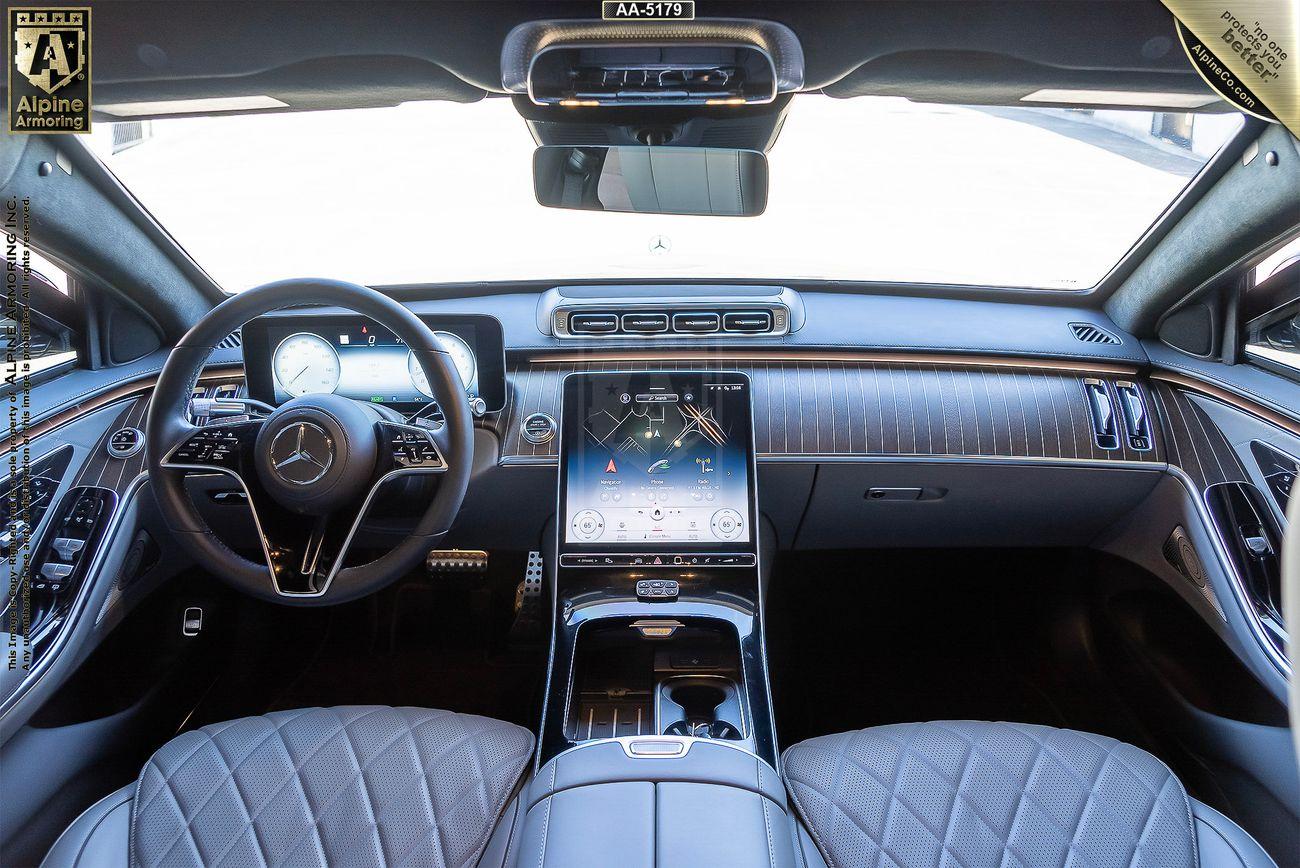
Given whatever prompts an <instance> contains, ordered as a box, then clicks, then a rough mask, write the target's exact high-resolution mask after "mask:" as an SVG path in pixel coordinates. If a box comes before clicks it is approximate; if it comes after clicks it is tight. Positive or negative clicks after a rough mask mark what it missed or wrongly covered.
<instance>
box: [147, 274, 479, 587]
mask: <svg viewBox="0 0 1300 868" xmlns="http://www.w3.org/2000/svg"><path fill="white" fill-rule="evenodd" d="M302 304H323V305H334V306H338V307H343V308H346V309H348V310H351V311H354V312H356V313H358V314H362V315H364V316H367V317H370V318H371V319H373V320H375V321H376V322H378V323H379V324H381V325H383V326H385V327H386V328H388V329H390V330H391V331H392V332H393V333H394V334H395V335H397V337H399V338H400V339H402V340H403V341H405V342H406V345H407V347H408V348H409V349H410V351H411V353H412V354H413V355H414V356H415V359H416V361H417V362H418V363H419V365H420V367H421V369H423V371H424V373H425V376H426V377H427V378H428V380H429V387H430V389H431V391H432V392H433V397H434V400H435V401H436V402H437V405H438V408H439V409H440V410H441V411H442V416H443V420H444V421H443V424H442V427H441V428H428V427H425V426H423V425H409V424H406V423H405V422H403V421H400V419H401V417H400V416H398V415H397V414H395V413H393V412H392V410H391V408H382V409H381V408H379V407H376V406H373V405H371V404H367V403H363V402H361V401H353V400H351V399H348V398H344V397H342V396H340V395H334V394H308V395H303V396H302V397H299V398H295V399H293V400H291V401H288V402H286V403H285V404H283V405H281V406H280V407H279V408H278V409H277V410H275V412H273V413H271V414H270V415H269V416H267V417H265V418H258V419H249V420H245V421H236V422H231V423H215V424H209V425H205V426H202V427H196V426H195V425H193V424H191V423H190V420H189V414H188V410H189V404H190V397H191V395H192V393H193V390H194V386H195V384H196V382H197V381H198V377H199V374H200V373H201V372H202V370H203V365H204V363H205V362H206V361H207V358H208V356H209V354H211V352H212V350H213V348H214V347H215V346H216V345H217V343H218V342H219V341H221V340H222V339H223V338H225V337H226V336H227V335H229V334H230V333H231V332H233V331H234V330H235V329H236V328H238V327H240V326H242V325H243V324H244V323H245V322H247V321H248V320H250V319H253V318H254V317H256V316H260V315H261V314H264V313H269V312H271V311H274V310H277V309H279V308H283V307H288V306H291V305H302ZM147 430H148V433H147V435H146V438H145V443H146V450H147V451H146V459H147V466H148V468H149V479H150V482H151V484H152V488H153V491H154V494H155V496H156V497H157V499H158V504H159V506H160V507H161V509H162V513H163V516H164V517H165V518H166V521H167V523H168V525H169V526H170V528H171V530H172V532H173V533H174V535H175V538H176V540H177V541H178V542H179V543H180V544H181V546H182V547H183V548H184V549H186V550H187V551H188V552H189V554H191V555H192V556H193V557H194V558H195V560H197V561H198V562H199V563H200V564H203V565H204V566H205V567H206V568H207V569H209V570H210V571H211V572H213V573H216V574H217V575H218V576H220V577H221V578H222V579H224V580H225V581H226V582H228V583H229V584H231V585H233V586H234V587H235V588H236V589H238V590H240V591H243V592H244V593H247V594H251V595H252V596H255V597H260V598H262V599H264V600H270V601H273V602H276V603H284V604H290V605H331V604H335V603H343V602H346V601H348V600H353V599H356V598H357V597H361V596H364V595H366V594H369V593H371V592H372V591H375V590H378V589H379V588H382V587H384V586H385V585H387V584H389V583H390V582H392V581H394V580H395V579H397V578H398V577H400V576H402V575H403V574H405V573H406V572H408V571H409V570H411V569H412V568H413V567H414V566H416V565H417V564H418V563H419V562H420V561H421V560H422V559H423V558H424V556H425V555H426V554H427V553H428V551H429V549H431V548H433V546H434V545H435V544H436V543H437V541H438V539H439V538H440V537H441V536H442V535H443V534H445V533H446V532H447V529H448V528H449V527H450V526H451V523H452V520H453V519H455V517H456V513H457V512H458V511H459V509H460V504H461V501H462V500H463V499H464V497H465V490H466V488H467V487H468V485H469V477H470V470H471V465H472V457H473V435H474V431H473V422H472V421H471V415H470V410H469V403H468V399H467V398H466V395H465V389H464V386H462V385H461V381H460V376H459V374H457V372H456V366H455V363H454V361H453V360H452V357H451V356H450V355H449V354H448V353H447V351H446V350H445V349H444V348H443V346H442V344H441V342H440V341H439V340H438V338H437V336H436V335H434V333H433V332H432V331H431V330H430V329H429V327H428V326H426V325H425V324H424V323H423V322H422V321H421V320H420V319H419V317H417V316H416V315H415V314H413V313H411V311H409V310H407V309H406V308H405V307H403V306H402V305H400V304H398V303H397V302H396V301H394V300H392V299H391V298H388V297H387V296H384V295H381V294H380V293H378V292H375V291H374V290H372V289H368V288H366V287H363V286H357V285H356V284H352V283H344V282H342V281H335V280H323V279H315V278H305V279H295V280H281V281H277V282H275V283H268V284H264V285H262V286H259V287H257V288H255V289H250V290H247V291H245V292H242V293H240V294H239V295H236V296H234V297H232V298H230V299H228V300H227V301H224V302H222V303H221V304H219V305H217V306H216V307H215V308H213V309H212V310H211V311H210V312H209V313H208V314H207V315H206V316H204V317H203V319H201V320H200V321H199V322H198V324H197V325H195V326H194V328H192V329H190V331H189V332H188V333H186V334H185V336H184V337H182V338H181V340H180V342H179V343H178V344H177V345H176V347H175V348H174V349H173V350H172V351H171V354H170V355H169V356H168V358H167V362H166V364H164V365H163V369H162V372H161V373H160V374H159V376H158V384H157V386H156V387H155V388H154V392H153V399H152V401H151V403H150V406H149V421H148V429H147ZM190 473H221V474H224V475H226V476H230V477H233V478H234V479H235V480H236V481H237V482H238V484H239V486H240V487H241V488H242V489H243V491H244V494H245V496H246V497H247V499H248V506H249V508H250V509H251V510H252V513H253V520H254V523H255V525H256V526H257V531H258V534H259V535H260V536H261V546H262V553H263V555H264V557H265V558H266V561H265V563H255V562H254V561H251V560H248V559H247V558H245V557H243V556H242V555H240V554H238V553H236V552H235V551H234V550H232V549H231V548H229V547H228V546H226V544H225V543H223V542H222V541H221V540H219V539H218V538H217V537H216V536H215V535H214V534H213V533H212V531H211V530H210V529H209V528H208V526H207V523H206V522H205V521H204V520H203V518H202V516H201V515H200V514H199V511H198V510H197V508H196V507H195V505H194V502H193V501H192V500H191V499H190V496H189V494H188V493H187V492H186V489H185V483H184V478H185V476H186V475H187V474H190ZM413 474H437V475H438V477H439V480H438V482H439V484H438V487H437V492H436V494H434V495H433V496H432V498H431V499H430V500H429V503H428V506H427V507H425V509H424V512H423V514H421V515H420V516H419V518H418V520H417V521H416V524H415V528H414V530H412V531H411V533H410V534H409V535H408V536H406V537H405V538H404V539H403V540H402V541H401V542H400V543H399V544H397V545H396V546H395V547H394V548H392V549H390V550H389V551H388V552H387V553H386V554H383V555H382V556H380V557H379V558H378V559H377V560H373V561H371V562H369V563H364V564H352V565H349V564H347V563H346V562H345V561H346V560H347V554H348V549H349V547H350V546H351V543H352V539H353V537H354V536H355V534H356V532H357V529H358V528H359V527H360V525H361V522H362V520H363V519H364V517H365V514H366V511H367V510H368V509H369V507H370V505H371V503H372V502H374V501H375V500H376V499H378V498H379V497H381V490H382V489H383V488H384V487H385V486H386V485H389V484H390V483H391V484H395V485H400V484H402V483H403V482H405V481H407V480H406V479H404V478H403V477H407V476H409V475H413Z"/></svg>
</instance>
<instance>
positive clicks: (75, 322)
mask: <svg viewBox="0 0 1300 868" xmlns="http://www.w3.org/2000/svg"><path fill="white" fill-rule="evenodd" d="M29 254H30V260H29V261H30V269H31V276H30V278H29V279H28V284H27V285H28V292H29V295H28V299H27V300H28V304H27V305H25V306H24V305H22V304H21V303H20V299H19V297H18V287H20V286H21V285H22V274H21V265H19V266H18V269H19V270H18V272H17V274H16V277H15V278H14V279H13V283H12V284H7V286H6V294H5V300H4V305H3V307H0V367H3V369H4V377H5V379H6V381H7V380H9V379H10V378H12V379H13V380H15V381H20V380H22V379H23V377H24V375H27V376H30V377H31V378H32V379H33V380H41V379H46V378H48V377H49V376H57V374H58V373H60V372H62V371H64V370H68V369H71V368H73V367H76V366H77V364H78V362H80V361H81V358H80V351H79V349H78V345H79V343H80V341H79V339H78V333H77V332H78V328H79V323H80V321H81V317H80V315H79V312H78V308H79V305H78V303H77V298H76V283H75V281H74V280H73V279H72V278H71V276H70V275H69V274H68V272H67V271H66V270H65V269H64V268H62V267H61V266H59V265H58V264H56V263H55V262H53V261H52V260H50V259H49V258H47V257H46V256H44V255H42V254H41V253H40V252H39V251H37V250H34V249H33V250H30V251H29Z"/></svg>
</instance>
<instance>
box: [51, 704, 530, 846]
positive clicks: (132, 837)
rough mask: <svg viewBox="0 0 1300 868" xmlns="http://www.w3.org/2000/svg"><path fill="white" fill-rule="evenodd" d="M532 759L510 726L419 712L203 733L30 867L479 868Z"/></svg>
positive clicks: (155, 760)
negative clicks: (348, 867)
mask: <svg viewBox="0 0 1300 868" xmlns="http://www.w3.org/2000/svg"><path fill="white" fill-rule="evenodd" d="M532 752H533V734H532V733H531V732H529V731H528V730H526V729H524V728H523V727H520V726H515V725H514V724H511V723H505V722H502V721H499V720H492V719H490V718H486V717H478V716H475V715H470V714H456V713H454V712H450V711H436V710H431V709H426V708H388V707H386V706H343V707H338V708H308V709H300V710H295V711H277V712H272V713H270V714H266V715H263V716H260V717H245V718H242V719H239V720H232V721H228V722H226V723H218V724H213V725H211V726H205V727H203V728H202V729H198V730H192V731H190V732H185V733H182V734H181V735H178V736H177V737H176V738H174V739H172V740H171V741H169V742H168V743H167V744H165V745H163V747H162V748H160V749H159V750H158V751H157V752H156V753H155V754H154V755H153V756H152V757H151V758H150V759H149V761H148V762H147V763H145V766H144V769H143V770H142V771H141V772H140V776H139V778H137V779H136V782H135V783H134V784H132V785H128V786H126V787H123V788H122V789H120V790H118V791H117V792H114V793H112V794H110V795H109V796H107V797H105V798H103V799H101V800H100V801H99V802H96V803H95V804H94V805H92V806H91V807H90V808H89V809H88V810H87V811H86V812H85V813H83V814H82V815H81V816H80V817H78V818H77V819H76V820H75V821H74V822H73V823H72V825H71V826H69V827H68V828H67V830H65V831H64V833H63V834H62V835H61V836H59V839H58V841H56V842H55V844H54V847H53V848H52V849H51V850H50V852H49V854H48V855H47V856H46V858H45V861H44V862H43V863H42V864H43V866H47V868H68V866H92V865H93V866H123V868H125V866H128V865H130V866H154V865H167V866H190V865H192V866H205V865H217V864H223V865H282V864H283V865H303V866H308V865H311V866H316V865H320V866H324V865H375V866H382V865H399V864H400V865H425V866H468V865H479V864H482V863H481V861H480V860H482V859H483V854H484V851H485V850H486V849H487V848H488V844H489V840H490V839H491V838H492V836H493V831H494V829H495V828H496V827H497V825H498V820H499V819H500V818H501V816H502V814H503V813H504V812H505V809H506V805H507V803H508V802H509V801H510V799H511V798H512V797H513V796H514V794H515V793H516V791H517V789H518V786H519V782H520V779H521V778H522V776H523V773H524V770H525V768H526V767H527V765H528V760H529V757H530V756H531V755H532ZM501 837H503V838H504V837H508V830H507V831H506V832H505V833H504V834H503V835H502V836H501ZM494 843H495V842H494ZM497 850H504V847H497V846H494V847H493V852H496V851H497ZM500 858H504V854H502V855H501V857H500Z"/></svg>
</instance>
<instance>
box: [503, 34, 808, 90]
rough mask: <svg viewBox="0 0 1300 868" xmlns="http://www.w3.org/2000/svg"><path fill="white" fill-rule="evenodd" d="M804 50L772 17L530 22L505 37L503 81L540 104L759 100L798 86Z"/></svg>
mask: <svg viewBox="0 0 1300 868" xmlns="http://www.w3.org/2000/svg"><path fill="white" fill-rule="evenodd" d="M803 69H804V61H803V49H802V47H801V46H800V44H799V39H798V37H797V36H795V34H794V31H792V30H790V28H788V27H786V26H785V25H783V24H777V23H775V22H771V21H754V20H747V19H734V18H712V19H699V20H689V21H595V20H593V21H580V20H568V21H561V20H555V21H530V22H527V23H525V24H521V25H519V26H518V27H516V28H514V29H513V30H511V31H510V33H509V34H508V35H507V36H506V40H505V44H504V46H503V47H502V51H501V81H502V84H503V86H504V87H505V89H506V90H507V91H509V92H511V93H518V94H527V95H528V97H529V99H530V100H531V101H532V102H533V103H535V104H537V105H556V106H564V107H603V106H628V105H638V106H646V105H657V106H727V105H762V104H765V103H770V102H772V101H773V100H774V99H775V98H776V96H777V94H780V93H793V92H794V91H797V90H799V89H800V88H801V87H802V86H803Z"/></svg>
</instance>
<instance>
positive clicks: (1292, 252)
mask: <svg viewBox="0 0 1300 868" xmlns="http://www.w3.org/2000/svg"><path fill="white" fill-rule="evenodd" d="M1297 262H1300V235H1297V236H1296V237H1295V238H1292V239H1291V241H1290V243H1288V244H1284V245H1282V246H1281V247H1280V248H1279V249H1278V250H1276V251H1274V252H1273V253H1271V254H1269V255H1268V256H1267V257H1265V258H1264V261H1263V262H1261V263H1260V264H1259V265H1256V266H1255V279H1254V280H1253V281H1252V283H1253V284H1255V285H1256V286H1258V285H1259V284H1261V283H1263V282H1264V281H1266V280H1268V279H1269V278H1270V277H1272V276H1273V275H1275V274H1278V273H1280V272H1281V271H1282V269H1284V268H1287V267H1288V266H1291V265H1293V264H1295V263H1297Z"/></svg>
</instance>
